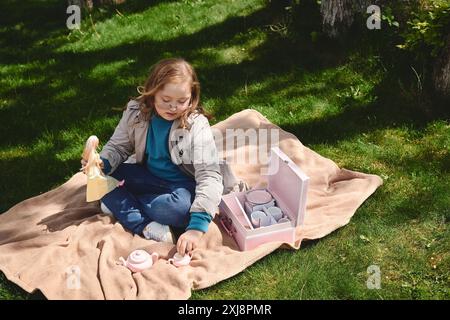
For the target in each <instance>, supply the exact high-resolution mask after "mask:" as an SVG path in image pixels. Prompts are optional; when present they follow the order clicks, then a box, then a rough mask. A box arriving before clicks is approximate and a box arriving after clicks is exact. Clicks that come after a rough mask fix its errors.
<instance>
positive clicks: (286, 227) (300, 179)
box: [219, 147, 309, 251]
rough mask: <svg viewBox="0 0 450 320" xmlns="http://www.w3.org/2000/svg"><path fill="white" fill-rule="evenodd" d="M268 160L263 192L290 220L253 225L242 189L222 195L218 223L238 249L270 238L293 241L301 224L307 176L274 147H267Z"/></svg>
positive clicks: (306, 189) (252, 246) (265, 241)
mask: <svg viewBox="0 0 450 320" xmlns="http://www.w3.org/2000/svg"><path fill="white" fill-rule="evenodd" d="M269 159H270V160H269V166H268V171H267V175H266V177H267V187H266V191H268V192H269V193H270V194H271V195H272V197H273V198H274V199H275V201H276V205H277V206H278V207H279V208H281V210H282V212H283V213H284V214H285V215H287V216H288V218H289V220H290V221H286V222H282V223H277V224H273V225H270V226H264V227H258V228H255V227H254V226H253V225H252V223H251V222H250V220H249V217H248V216H247V214H246V212H245V210H244V203H245V194H246V192H232V193H229V194H226V195H224V196H222V200H221V202H220V204H219V212H220V216H219V217H220V222H221V225H222V226H223V227H224V229H225V230H226V232H227V233H228V234H229V235H230V236H232V237H233V238H234V239H235V240H236V242H237V244H238V245H239V248H240V249H241V250H242V251H246V250H251V249H254V248H256V247H257V246H258V245H261V244H263V243H267V242H272V241H282V242H287V243H293V242H294V241H295V229H296V227H297V226H299V225H302V224H303V219H304V215H305V210H306V195H307V192H308V183H309V177H308V176H307V175H306V174H305V173H304V172H303V171H302V170H301V169H300V168H299V167H298V166H297V165H296V164H295V163H294V162H293V161H292V160H291V159H290V158H289V157H288V156H287V155H286V154H285V153H283V152H282V151H281V150H280V149H279V148H278V147H273V148H272V149H271V151H270V158H269ZM247 192H248V191H247Z"/></svg>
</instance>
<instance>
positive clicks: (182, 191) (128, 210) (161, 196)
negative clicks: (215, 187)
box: [101, 163, 196, 235]
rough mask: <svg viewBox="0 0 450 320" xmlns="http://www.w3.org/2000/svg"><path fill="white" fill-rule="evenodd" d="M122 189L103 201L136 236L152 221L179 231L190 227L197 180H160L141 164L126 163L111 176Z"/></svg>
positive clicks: (107, 195) (118, 188)
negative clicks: (121, 183)
mask: <svg viewBox="0 0 450 320" xmlns="http://www.w3.org/2000/svg"><path fill="white" fill-rule="evenodd" d="M110 176H111V177H114V178H116V179H117V180H119V181H122V180H125V183H124V184H123V186H119V187H117V188H115V189H114V190H112V191H111V192H109V193H107V194H106V195H104V196H103V198H102V199H101V201H102V202H103V203H104V204H105V205H106V207H108V209H109V210H110V211H111V212H112V213H113V214H114V216H115V217H116V219H117V220H118V221H119V222H120V223H121V224H122V225H123V226H124V228H125V229H127V230H129V231H131V232H133V233H134V234H139V235H141V234H142V230H143V229H144V228H145V226H146V225H147V224H149V223H150V222H151V221H156V222H159V223H161V224H165V225H169V226H172V227H175V228H186V227H187V225H188V224H189V218H190V214H189V209H190V207H191V204H192V202H193V201H194V197H195V186H196V183H195V180H194V179H193V178H192V180H188V181H181V182H171V181H166V180H163V179H161V178H158V177H156V176H155V175H153V174H151V173H150V171H149V170H148V169H147V168H146V167H145V166H144V165H141V164H132V163H122V164H120V165H119V167H118V168H117V169H116V170H115V171H114V172H113V173H112V174H110Z"/></svg>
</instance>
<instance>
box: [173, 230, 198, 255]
mask: <svg viewBox="0 0 450 320" xmlns="http://www.w3.org/2000/svg"><path fill="white" fill-rule="evenodd" d="M202 236H203V232H201V231H199V230H188V231H186V232H185V233H183V234H182V235H181V236H180V238H178V242H177V251H178V253H179V254H181V255H182V256H184V255H185V254H186V253H188V252H190V251H192V250H194V249H195V248H197V246H198V243H199V241H200V238H201V237H202Z"/></svg>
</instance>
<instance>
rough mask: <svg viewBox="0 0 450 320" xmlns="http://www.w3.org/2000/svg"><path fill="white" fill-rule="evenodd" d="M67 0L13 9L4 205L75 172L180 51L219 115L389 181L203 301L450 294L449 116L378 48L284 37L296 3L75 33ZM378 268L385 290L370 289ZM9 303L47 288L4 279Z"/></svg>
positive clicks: (0, 100) (204, 9) (1, 49)
mask: <svg viewBox="0 0 450 320" xmlns="http://www.w3.org/2000/svg"><path fill="white" fill-rule="evenodd" d="M60 2H61V1H56V0H53V1H50V0H49V1H20V2H19V1H12V0H5V1H2V2H1V4H0V21H1V25H0V34H1V37H0V124H1V125H0V136H1V139H0V166H1V167H0V178H1V180H2V182H3V183H2V184H1V186H0V194H1V195H2V196H1V202H0V212H4V211H6V210H8V209H9V208H10V207H12V206H13V205H14V204H16V203H18V202H20V201H22V200H24V199H27V198H29V197H32V196H35V195H38V194H40V193H43V192H45V191H47V190H50V189H52V188H54V187H56V186H58V185H60V184H61V183H63V182H64V181H65V180H67V179H68V178H70V177H71V176H72V175H73V174H74V173H75V172H77V170H78V168H79V158H80V154H81V152H82V148H83V144H84V142H85V140H86V138H87V137H88V136H89V135H90V134H93V133H95V134H96V135H98V136H99V138H100V140H101V141H103V142H105V141H106V140H107V139H108V138H109V137H110V135H111V134H112V132H113V130H114V127H115V126H116V124H117V122H118V120H119V118H120V115H121V112H120V108H121V107H122V106H123V105H124V104H125V103H126V102H127V100H128V97H130V96H133V95H135V94H136V91H135V87H136V86H137V85H138V84H141V83H142V82H143V81H144V80H145V77H146V75H147V72H148V69H149V67H150V66H151V65H152V64H153V63H155V62H156V61H158V60H159V59H161V58H163V57H170V56H182V57H184V58H186V59H187V60H188V61H190V62H191V63H192V64H193V65H194V67H195V68H196V70H197V72H198V75H199V77H200V81H201V83H202V102H203V104H204V105H205V107H206V109H207V110H208V111H210V112H212V113H213V114H214V115H215V117H216V119H215V120H214V121H213V122H215V121H220V120H223V119H225V118H227V117H228V116H230V115H231V114H233V113H234V112H237V111H239V110H242V109H245V108H253V109H256V110H258V111H260V112H261V113H263V114H264V115H265V116H267V117H268V118H269V120H271V121H272V122H274V123H277V124H278V125H280V126H281V127H282V128H283V129H285V130H288V131H290V132H293V133H294V134H296V136H297V137H298V138H299V139H300V140H301V141H302V142H303V143H304V144H305V145H306V146H308V147H310V148H311V149H313V150H315V151H317V152H319V153H320V154H321V155H323V156H325V157H328V158H330V159H332V160H334V161H335V162H336V163H337V164H338V165H339V166H342V167H345V168H347V169H351V170H357V171H362V172H367V173H374V174H378V175H380V176H381V177H382V178H383V179H384V185H383V186H382V187H381V188H380V189H378V190H377V192H376V193H375V194H374V195H372V196H371V197H370V198H369V199H368V200H367V201H366V202H365V203H364V204H363V205H362V206H361V207H360V208H359V209H358V211H357V212H356V214H355V216H354V217H353V219H352V220H351V221H350V223H349V224H348V225H347V226H345V227H344V228H341V229H339V230H337V231H336V232H334V233H332V234H330V235H328V236H327V237H325V238H323V239H320V240H318V241H313V242H308V243H304V244H303V247H302V249H300V250H299V251H287V250H278V251H276V252H274V253H273V254H271V255H269V256H268V257H266V258H264V259H262V260H260V261H258V262H257V263H255V264H254V265H252V266H251V267H249V268H248V269H246V270H245V271H244V272H242V273H240V274H238V275H236V276H235V277H233V278H231V279H227V280H225V281H223V282H220V283H219V284H217V285H215V286H213V287H211V288H207V289H204V290H200V291H195V292H193V295H192V298H193V299H449V298H450V292H449V288H450V273H449V270H450V255H449V251H450V250H449V249H450V248H449V247H450V246H449V244H450V234H449V228H448V222H449V220H450V209H449V208H450V192H449V190H450V173H449V168H450V125H449V123H448V121H447V120H445V117H442V116H438V115H436V114H433V113H430V112H429V111H424V110H423V109H421V108H419V107H418V105H417V103H416V102H415V101H414V100H412V99H411V97H410V96H409V95H407V94H406V93H402V92H398V91H397V88H398V86H397V85H396V83H395V82H393V81H392V80H390V79H391V77H389V75H388V74H387V72H386V71H385V69H384V68H383V67H382V63H381V61H380V58H379V57H378V56H377V55H375V54H371V53H370V52H367V51H365V50H358V49H355V48H351V49H350V48H349V49H347V50H345V49H342V48H340V47H339V46H336V45H334V44H332V43H328V42H326V41H322V40H321V41H319V42H314V43H313V42H311V41H310V40H309V38H308V37H307V36H302V30H297V31H298V33H299V34H298V37H296V38H295V39H296V40H295V39H294V40H293V38H292V37H291V36H289V34H288V35H286V34H285V33H283V32H275V31H273V30H271V28H270V27H269V25H271V24H275V23H277V21H279V20H280V17H283V8H281V9H277V8H274V7H273V6H272V7H271V6H270V5H269V4H268V1H263V0H251V1H232V0H228V1H212V0H196V1H195V0H193V1H188V0H185V1H180V2H175V1H170V2H163V1H132V0H128V1H127V3H126V4H124V5H121V6H118V7H117V9H118V11H116V10H114V9H113V8H110V9H106V10H103V11H101V12H100V11H96V12H94V13H93V15H92V23H91V21H90V19H89V17H86V18H85V19H84V20H83V24H82V29H81V31H72V32H69V30H68V29H66V28H65V19H66V17H67V15H65V7H64V5H62V4H60ZM61 3H64V2H61ZM280 12H281V13H280ZM311 17H314V15H311ZM272 29H273V28H272ZM370 265H378V266H379V267H380V270H381V273H382V279H381V289H379V290H369V289H367V287H366V281H367V278H368V274H367V268H368V267H369V266H370ZM0 298H2V299H33V298H41V296H40V295H39V294H34V295H29V294H27V293H25V292H23V291H22V290H21V289H20V288H18V287H17V286H15V285H14V284H12V283H11V282H8V281H7V280H6V278H5V277H4V276H3V275H0Z"/></svg>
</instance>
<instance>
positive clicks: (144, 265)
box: [119, 250, 159, 272]
mask: <svg viewBox="0 0 450 320" xmlns="http://www.w3.org/2000/svg"><path fill="white" fill-rule="evenodd" d="M158 259H159V254H158V253H156V252H153V253H152V254H149V253H148V252H147V251H145V250H134V251H133V252H132V253H130V255H129V256H128V258H127V260H125V259H124V258H122V257H120V258H119V260H120V261H121V262H122V264H123V265H124V266H125V267H127V268H128V269H130V270H131V271H133V272H141V271H144V270H146V269H149V268H151V266H152V265H153V264H154V263H155V262H156V261H158Z"/></svg>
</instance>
